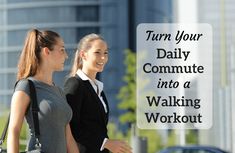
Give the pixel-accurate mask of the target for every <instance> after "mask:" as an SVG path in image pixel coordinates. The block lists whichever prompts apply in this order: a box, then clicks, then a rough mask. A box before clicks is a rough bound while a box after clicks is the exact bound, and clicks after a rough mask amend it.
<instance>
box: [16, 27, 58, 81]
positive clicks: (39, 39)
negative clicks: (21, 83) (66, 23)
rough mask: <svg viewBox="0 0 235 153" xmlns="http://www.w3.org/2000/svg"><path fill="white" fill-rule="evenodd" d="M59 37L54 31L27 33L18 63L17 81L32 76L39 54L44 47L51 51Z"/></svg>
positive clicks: (35, 70) (34, 30)
mask: <svg viewBox="0 0 235 153" xmlns="http://www.w3.org/2000/svg"><path fill="white" fill-rule="evenodd" d="M57 38H60V35H59V34H58V33H56V32H54V31H49V30H47V31H39V30H37V29H32V30H30V31H29V32H28V33H27V36H26V38H25V42H24V47H23V50H22V52H21V55H20V59H19V62H18V73H17V80H20V79H23V78H27V77H29V76H34V75H35V74H36V72H37V69H38V67H39V65H40V62H41V58H40V52H41V49H42V48H44V47H47V48H49V49H50V50H53V48H54V45H55V44H56V43H57Z"/></svg>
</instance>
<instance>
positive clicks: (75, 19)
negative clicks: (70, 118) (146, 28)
mask: <svg viewBox="0 0 235 153" xmlns="http://www.w3.org/2000/svg"><path fill="white" fill-rule="evenodd" d="M171 7H172V6H171V1H170V0H166V1H161V0H148V2H147V3H146V2H145V1H142V0H135V1H133V0H40V1H35V0H0V111H1V110H3V109H5V108H6V107H8V106H9V104H10V100H11V96H12V93H13V86H14V83H15V80H16V72H17V62H18V57H19V55H20V52H21V49H22V47H23V41H24V38H25V36H26V32H27V31H28V30H29V29H31V28H34V27H35V28H39V29H50V30H55V31H57V32H58V33H59V34H61V36H62V37H63V38H64V41H65V47H66V49H67V52H68V55H69V59H68V60H67V61H66V65H65V71H63V72H58V73H55V75H54V80H55V83H56V84H58V85H59V86H61V87H62V86H63V82H64V78H65V76H66V75H67V74H68V72H69V68H70V66H71V63H72V57H73V55H74V51H75V48H76V45H77V42H78V41H79V39H80V38H81V37H82V36H84V35H85V34H88V33H92V32H94V33H100V34H101V35H102V36H103V37H104V39H105V40H106V41H107V43H108V46H109V62H108V64H107V65H106V67H105V70H104V72H103V73H102V74H100V75H99V79H100V80H101V81H102V80H103V81H104V83H105V89H104V90H105V92H106V95H107V97H108V99H109V103H110V107H111V108H110V109H111V110H112V111H111V112H110V113H111V116H113V117H112V118H114V119H115V120H116V119H117V117H114V116H117V115H118V114H120V112H119V111H120V110H118V109H117V104H118V99H117V93H118V92H119V89H120V87H122V86H123V85H124V83H123V81H122V77H123V75H124V73H125V66H124V63H123V61H124V58H125V57H124V50H125V49H128V48H130V49H131V50H133V51H135V49H136V48H135V41H136V38H135V33H136V32H135V31H136V26H137V25H138V24H139V23H141V22H171V21H172V11H171V10H172V9H171Z"/></svg>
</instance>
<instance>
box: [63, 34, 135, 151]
mask: <svg viewBox="0 0 235 153" xmlns="http://www.w3.org/2000/svg"><path fill="white" fill-rule="evenodd" d="M107 62H108V46H107V44H106V42H105V41H104V39H103V38H101V37H100V36H99V35H97V34H88V35H86V36H85V37H83V38H82V39H81V40H80V42H79V44H78V49H77V51H76V54H75V57H74V64H73V66H72V69H71V74H70V77H69V78H68V79H67V80H66V82H65V85H64V90H65V93H66V98H67V101H68V103H69V105H70V106H71V108H72V110H73V117H72V120H71V123H70V126H71V131H72V133H73V136H74V138H75V140H76V141H77V143H78V146H79V150H80V152H81V153H108V152H109V151H111V152H112V153H131V148H130V147H129V145H128V144H127V143H126V142H124V141H121V140H111V139H109V137H108V134H107V124H108V117H109V107H108V101H107V99H106V97H105V94H104V91H103V83H102V82H101V81H99V80H97V79H96V75H97V73H98V72H102V71H103V68H104V66H105V64H106V63H107Z"/></svg>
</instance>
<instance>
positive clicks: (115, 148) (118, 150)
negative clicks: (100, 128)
mask: <svg viewBox="0 0 235 153" xmlns="http://www.w3.org/2000/svg"><path fill="white" fill-rule="evenodd" d="M104 148H106V149H108V150H109V151H111V152H112V153H132V149H131V147H130V146H129V145H128V144H127V143H126V142H125V141H121V140H110V139H108V140H107V141H106V143H105V145H104Z"/></svg>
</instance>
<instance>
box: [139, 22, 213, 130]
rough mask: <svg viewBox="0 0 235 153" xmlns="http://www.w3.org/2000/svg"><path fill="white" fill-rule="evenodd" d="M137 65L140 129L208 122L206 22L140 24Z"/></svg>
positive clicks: (209, 43)
mask: <svg viewBox="0 0 235 153" xmlns="http://www.w3.org/2000/svg"><path fill="white" fill-rule="evenodd" d="M136 66H137V92H136V93H137V125H138V127H139V128H141V129H209V128H210V127H211V126H212V124H213V123H212V80H213V79H212V27H211V26H210V25H209V24H159V23H156V24H154V23H152V24H151V23H147V24H139V25H138V27H137V65H136Z"/></svg>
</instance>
